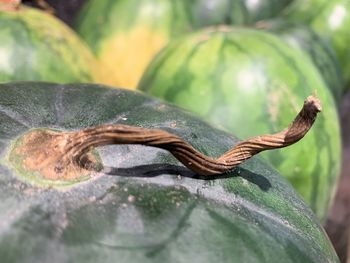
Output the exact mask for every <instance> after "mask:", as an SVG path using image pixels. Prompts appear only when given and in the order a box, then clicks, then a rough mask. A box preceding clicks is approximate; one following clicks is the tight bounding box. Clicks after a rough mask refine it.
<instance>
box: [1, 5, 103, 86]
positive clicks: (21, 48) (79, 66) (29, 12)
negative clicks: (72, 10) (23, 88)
mask: <svg viewBox="0 0 350 263" xmlns="http://www.w3.org/2000/svg"><path fill="white" fill-rule="evenodd" d="M0 39H1V41H0V82H7V81H21V80H36V81H54V82H59V83H66V82H90V81H96V80H98V79H99V78H100V74H99V72H98V71H97V70H96V69H97V67H96V68H95V66H96V60H95V58H94V56H93V54H92V53H91V51H90V50H89V48H88V47H87V46H86V45H85V44H84V43H83V42H82V41H81V40H80V39H79V37H78V36H77V35H76V34H75V33H74V32H73V31H72V30H70V29H69V28H68V27H67V26H66V25H64V24H63V23H62V22H60V21H59V20H58V19H56V18H54V17H53V16H51V15H49V14H47V13H45V12H43V11H39V10H36V9H33V8H27V7H21V8H20V9H19V10H15V11H0Z"/></svg>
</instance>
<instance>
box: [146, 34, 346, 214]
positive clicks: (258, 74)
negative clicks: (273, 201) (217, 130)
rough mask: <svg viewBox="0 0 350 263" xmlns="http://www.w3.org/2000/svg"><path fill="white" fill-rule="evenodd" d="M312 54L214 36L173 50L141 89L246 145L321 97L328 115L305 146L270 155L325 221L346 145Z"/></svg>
mask: <svg viewBox="0 0 350 263" xmlns="http://www.w3.org/2000/svg"><path fill="white" fill-rule="evenodd" d="M305 56H306V55H305V53H301V52H299V51H298V50H296V49H294V48H291V47H289V46H288V45H287V44H286V43H284V42H283V40H281V39H280V38H278V37H276V36H275V35H273V34H271V33H268V32H264V31H258V30H253V29H243V28H236V29H234V28H228V27H227V28H221V29H220V30H215V29H210V30H204V31H201V32H197V33H195V34H192V35H191V36H187V37H184V38H182V39H179V40H178V41H174V42H173V43H171V44H170V45H168V46H167V47H166V48H165V49H163V50H162V52H161V53H159V55H158V56H157V57H156V58H155V59H154V60H153V61H152V63H151V64H150V65H149V67H148V69H147V70H146V71H145V74H144V75H143V77H142V79H141V81H140V85H139V89H141V90H143V91H146V92H147V93H149V94H152V95H154V96H156V97H160V98H163V99H165V100H167V101H170V102H173V103H175V104H177V105H180V106H182V107H184V108H187V109H189V110H191V111H193V112H196V113H198V114H199V115H201V116H202V117H205V118H206V119H207V120H208V121H210V122H212V123H214V124H216V125H218V127H221V128H225V129H228V130H230V131H231V132H233V133H234V134H235V135H237V136H238V137H239V138H248V137H251V136H256V135H259V134H267V133H274V132H277V131H280V130H282V129H284V128H286V127H287V126H288V125H289V123H290V122H291V121H292V120H293V118H294V116H296V114H297V113H298V111H299V110H300V107H301V106H302V105H303V101H304V99H305V98H306V97H307V96H309V95H310V94H313V93H316V94H317V96H318V97H319V98H320V99H321V101H322V105H323V112H322V113H321V114H320V116H319V117H318V119H317V121H316V123H315V125H314V127H313V128H312V129H311V131H310V132H309V133H308V134H307V135H306V137H305V138H304V139H303V140H302V141H301V142H300V143H298V144H296V145H293V146H292V147H291V148H288V149H281V150H278V151H271V152H266V153H263V154H262V156H264V158H265V159H267V160H268V161H269V162H270V163H271V164H272V165H274V166H275V167H276V168H277V170H279V172H280V173H281V174H282V175H284V176H285V177H286V178H287V179H288V180H289V181H290V182H291V183H292V185H293V186H294V187H295V188H296V189H297V190H298V192H299V193H300V194H301V195H302V196H303V197H304V199H305V200H306V202H307V203H308V204H309V205H310V206H311V208H312V209H313V210H314V212H315V213H316V214H317V215H318V216H319V218H320V219H324V218H325V215H326V213H327V209H328V207H329V205H330V203H331V199H332V196H333V193H334V190H335V186H336V182H337V178H338V176H339V170H340V160H341V157H340V155H341V152H340V145H341V138H340V128H339V120H338V115H337V111H336V106H335V104H334V100H333V96H332V94H331V93H330V91H329V90H328V88H327V87H326V85H325V82H324V80H323V79H322V77H321V76H320V74H319V72H318V71H317V69H316V68H315V66H314V65H313V64H312V62H311V60H309V59H305Z"/></svg>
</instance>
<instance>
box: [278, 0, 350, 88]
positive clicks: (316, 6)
mask: <svg viewBox="0 0 350 263" xmlns="http://www.w3.org/2000/svg"><path fill="white" fill-rule="evenodd" d="M285 16H286V17H287V18H288V19H290V20H292V21H298V22H301V23H305V24H308V25H309V26H310V27H312V28H313V29H314V30H315V31H316V32H317V33H319V34H320V35H321V36H323V37H324V38H325V39H326V40H327V41H329V42H330V43H331V44H332V45H333V46H334V49H335V51H336V54H337V57H338V59H339V61H340V65H341V69H342V73H343V76H344V79H345V81H347V82H349V81H350V47H349V42H350V34H349V28H350V2H349V1H348V0H332V1H328V0H295V1H294V3H293V4H291V5H290V6H289V7H288V8H287V9H286V10H285ZM344 87H345V88H349V85H346V86H344Z"/></svg>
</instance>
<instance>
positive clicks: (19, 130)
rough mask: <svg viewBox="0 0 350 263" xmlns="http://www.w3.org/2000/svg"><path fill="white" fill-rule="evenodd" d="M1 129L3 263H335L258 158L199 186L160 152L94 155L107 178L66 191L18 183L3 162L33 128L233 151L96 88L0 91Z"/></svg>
mask: <svg viewBox="0 0 350 263" xmlns="http://www.w3.org/2000/svg"><path fill="white" fill-rule="evenodd" d="M0 120H1V121H0V145H1V147H0V190H1V191H0V198H1V206H0V211H1V213H0V258H1V260H2V262H12V263H13V262H21V263H23V262H48V261H50V262H60V263H62V262H94V263H96V262H115V260H118V262H165V261H166V262H188V261H196V262H215V261H218V262H233V261H239V262H269V263H273V262H282V261H283V262H285V263H289V262H290V263H292V262H303V263H307V262H317V263H319V262H327V263H328V262H338V259H337V257H336V255H335V252H334V250H333V248H332V246H331V244H330V242H329V240H328V239H327V237H326V234H325V232H324V231H323V229H322V228H321V226H320V225H319V223H318V221H317V219H316V218H315V216H314V215H313V213H312V212H311V210H310V209H309V208H307V207H306V206H305V204H304V202H303V201H301V199H300V198H299V197H298V195H297V194H296V193H295V191H294V190H293V189H292V188H291V187H290V185H289V184H288V183H287V182H286V181H285V180H284V179H283V178H282V177H281V176H280V175H279V174H278V173H277V172H275V171H274V170H273V169H271V168H270V167H269V166H268V165H266V164H265V163H263V162H262V161H260V160H259V159H258V158H252V159H251V160H249V161H248V162H246V163H245V164H244V165H242V166H240V167H239V168H238V169H236V170H235V171H232V172H231V173H228V174H225V175H223V176H222V177H221V178H216V179H214V180H203V179H199V178H194V177H193V176H194V175H193V174H191V173H189V171H188V170H187V169H185V168H184V167H182V166H180V164H179V163H178V162H177V161H176V160H175V159H174V158H173V157H172V156H171V155H170V154H168V153H167V152H165V151H163V150H158V149H155V148H150V147H143V146H136V145H123V146H108V147H101V148H99V149H98V151H99V153H100V156H101V159H102V162H103V163H104V165H105V169H106V171H107V170H109V174H102V175H100V176H96V177H95V178H94V179H92V180H91V181H89V182H85V183H81V184H78V185H76V186H75V187H72V188H67V189H65V190H55V189H52V188H39V187H36V186H35V185H30V184H27V183H24V182H21V181H20V180H19V179H18V177H17V175H16V173H15V172H14V170H13V168H12V167H11V166H9V164H8V162H7V161H6V156H7V151H8V150H9V147H10V144H11V143H12V142H13V141H14V140H15V139H16V138H17V137H18V136H20V135H21V134H23V133H24V132H26V131H28V130H29V129H32V128H38V127H46V128H53V129H62V130H71V129H74V130H75V129H79V128H82V127H87V126H92V125H97V124H101V123H123V124H132V125H138V126H142V127H157V128H164V129H167V130H170V131H172V132H174V133H176V134H178V135H180V136H181V137H183V138H184V139H186V140H188V141H190V142H191V143H192V144H193V145H194V147H196V148H197V149H199V150H200V151H202V152H203V153H206V154H208V155H212V156H219V155H221V154H222V153H223V152H225V151H226V150H228V149H229V148H230V147H231V146H232V145H234V144H235V143H237V139H235V138H234V137H232V136H231V135H228V134H227V133H225V132H222V131H219V130H216V129H214V128H212V127H211V126H209V125H208V124H206V123H204V122H203V121H200V120H198V119H197V118H195V117H193V116H191V115H190V114H189V113H186V112H183V111H182V110H180V109H178V108H176V107H174V106H170V105H168V104H165V103H163V102H160V101H157V100H154V99H151V98H149V97H146V96H144V95H142V94H140V93H137V92H130V91H125V90H116V89H107V88H104V87H102V86H96V85H95V86H93V85H84V84H79V85H65V86H63V85H56V84H48V83H46V84H44V83H41V84H35V83H16V84H1V85H0ZM107 167H110V169H107Z"/></svg>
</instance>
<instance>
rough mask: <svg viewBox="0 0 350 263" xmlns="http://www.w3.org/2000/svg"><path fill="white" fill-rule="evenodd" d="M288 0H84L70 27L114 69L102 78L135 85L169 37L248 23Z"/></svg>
mask: <svg viewBox="0 0 350 263" xmlns="http://www.w3.org/2000/svg"><path fill="white" fill-rule="evenodd" d="M289 2H291V0H283V1H282V0H280V1H278V2H276V1H273V0H262V1H249V0H237V1H236V0H214V1H213V0H193V1H188V0H143V1H139V0H89V1H87V3H86V4H85V6H84V7H83V9H82V10H81V12H80V13H79V14H78V19H77V22H76V26H75V29H76V31H77V32H78V33H79V34H80V36H81V37H82V38H83V39H84V40H85V41H86V42H87V43H88V45H89V46H90V47H91V49H92V50H93V51H94V53H95V55H96V56H97V57H98V58H99V60H100V63H101V66H100V67H101V68H106V69H109V70H110V71H111V72H113V74H110V77H109V78H108V79H107V80H106V82H107V83H109V84H112V85H116V86H122V87H126V88H136V86H137V84H138V82H139V79H140V77H141V75H142V73H143V71H144V69H145V68H146V66H147V65H148V63H149V62H150V60H151V59H152V58H153V56H154V55H155V54H156V53H157V52H158V51H159V50H160V49H161V48H162V47H163V46H164V45H166V44H167V43H168V42H169V40H171V39H173V38H177V37H178V36H180V35H184V34H186V33H189V32H192V31H193V30H196V29H199V28H202V27H205V26H208V25H219V24H227V23H229V24H232V23H233V24H251V23H254V22H255V21H258V20H259V19H262V18H269V17H272V16H274V15H276V14H277V13H279V12H280V11H281V10H282V9H283V8H284V7H285V6H286V5H287V4H288V3H289Z"/></svg>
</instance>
